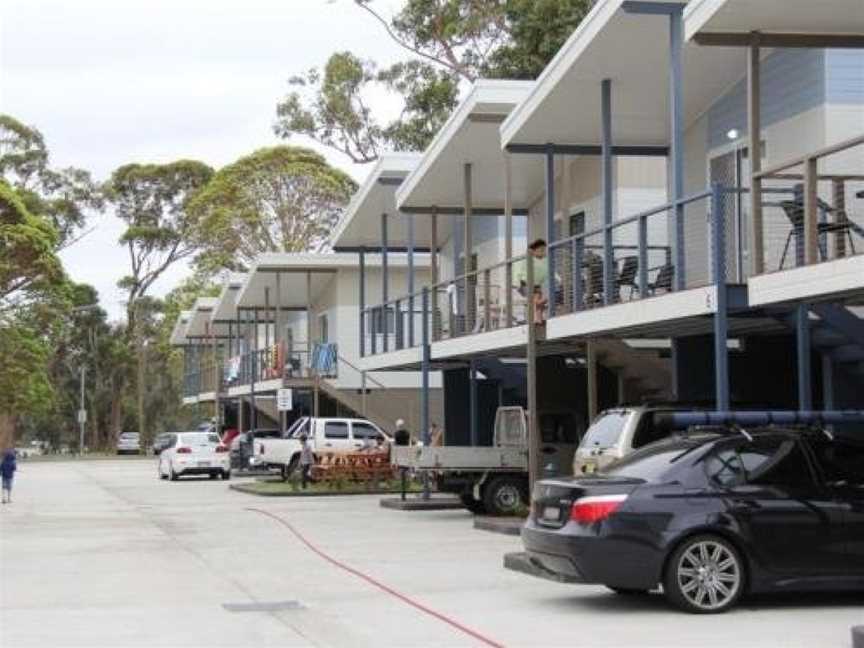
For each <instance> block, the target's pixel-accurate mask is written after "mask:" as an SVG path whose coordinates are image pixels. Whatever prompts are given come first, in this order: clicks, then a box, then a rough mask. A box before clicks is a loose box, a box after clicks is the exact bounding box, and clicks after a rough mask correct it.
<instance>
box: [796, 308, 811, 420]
mask: <svg viewBox="0 0 864 648" xmlns="http://www.w3.org/2000/svg"><path fill="white" fill-rule="evenodd" d="M795 333H796V335H795V342H796V351H797V355H798V409H799V410H801V411H802V412H809V411H810V410H812V409H813V390H812V387H811V385H812V373H811V369H812V368H811V366H810V307H809V306H808V305H807V304H799V305H798V308H797V313H796V320H795Z"/></svg>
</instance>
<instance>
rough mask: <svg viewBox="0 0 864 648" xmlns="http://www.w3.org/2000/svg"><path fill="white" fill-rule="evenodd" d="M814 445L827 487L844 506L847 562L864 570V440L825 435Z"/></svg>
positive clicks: (850, 566) (853, 567) (814, 442)
mask: <svg viewBox="0 0 864 648" xmlns="http://www.w3.org/2000/svg"><path fill="white" fill-rule="evenodd" d="M810 448H811V449H812V451H813V454H814V456H815V458H816V463H817V465H818V468H819V472H820V474H821V477H822V479H823V480H824V482H825V486H826V488H828V489H829V490H830V492H831V493H832V495H833V497H834V498H835V499H836V501H837V502H838V504H839V505H840V506H841V507H842V508H843V541H844V544H845V548H846V554H847V557H848V558H847V564H848V565H849V568H850V569H851V570H853V571H855V572H856V573H857V574H859V575H860V574H864V443H862V442H853V441H851V440H848V441H847V440H843V439H837V440H829V439H827V438H822V439H818V440H814V441H812V442H811V443H810Z"/></svg>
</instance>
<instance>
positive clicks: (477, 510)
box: [459, 493, 486, 515]
mask: <svg viewBox="0 0 864 648" xmlns="http://www.w3.org/2000/svg"><path fill="white" fill-rule="evenodd" d="M459 501H460V502H462V506H464V507H465V508H466V509H468V511H470V512H471V513H473V514H474V515H486V506H485V505H484V504H483V502H480V501H478V500H476V499H474V496H473V495H472V494H471V493H462V494H461V495H460V496H459Z"/></svg>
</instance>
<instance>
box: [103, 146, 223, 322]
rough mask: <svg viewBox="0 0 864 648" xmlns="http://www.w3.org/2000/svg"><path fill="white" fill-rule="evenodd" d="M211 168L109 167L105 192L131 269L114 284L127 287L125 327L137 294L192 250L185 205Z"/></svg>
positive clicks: (191, 224) (183, 163) (189, 164)
mask: <svg viewBox="0 0 864 648" xmlns="http://www.w3.org/2000/svg"><path fill="white" fill-rule="evenodd" d="M212 175H213V170H212V169H211V168H210V167H209V166H207V165H206V164H204V163H202V162H198V161H195V160H179V161H177V162H172V163H170V164H127V165H125V166H122V167H120V168H118V169H117V170H115V171H114V173H113V174H112V175H111V178H110V180H109V181H108V182H107V183H106V186H105V193H106V195H107V198H108V200H109V201H110V202H111V204H112V205H113V206H114V213H115V215H116V216H117V217H118V218H120V219H121V220H123V221H124V222H125V223H126V231H125V232H124V233H123V235H122V236H121V237H120V243H121V244H122V245H124V246H126V248H127V250H128V252H129V262H130V274H129V275H127V276H126V277H123V278H122V279H121V280H120V282H119V285H120V287H121V288H124V289H125V290H127V291H128V294H129V300H128V302H127V331H128V333H129V335H130V336H131V333H132V332H133V331H134V328H135V324H136V314H137V313H136V309H137V308H138V306H139V305H138V300H140V299H142V298H143V297H144V296H146V295H147V292H148V291H149V289H150V287H151V286H152V285H153V283H154V282H155V281H156V280H157V279H158V278H159V277H160V276H162V274H163V273H164V272H165V271H166V270H167V269H168V268H169V267H171V266H172V265H173V264H175V263H177V262H178V261H181V260H183V259H185V258H188V257H190V256H191V255H192V254H194V253H195V251H196V247H195V240H196V236H195V228H196V223H195V221H194V220H193V219H192V218H191V217H190V215H189V213H188V211H187V209H186V206H187V203H188V202H189V200H190V198H191V197H192V196H193V195H194V194H195V193H196V192H198V191H199V190H200V189H201V188H202V187H204V186H205V185H206V184H207V182H208V181H209V180H210V178H211V177H212Z"/></svg>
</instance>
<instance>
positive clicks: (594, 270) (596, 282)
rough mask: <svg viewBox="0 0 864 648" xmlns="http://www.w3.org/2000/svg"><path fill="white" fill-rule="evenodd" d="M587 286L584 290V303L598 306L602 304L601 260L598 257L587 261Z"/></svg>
mask: <svg viewBox="0 0 864 648" xmlns="http://www.w3.org/2000/svg"><path fill="white" fill-rule="evenodd" d="M587 275H588V286H587V289H586V290H585V303H586V304H589V305H592V304H600V303H602V302H603V260H602V259H600V258H599V257H595V258H592V259H590V260H589V261H588V273H587Z"/></svg>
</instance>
